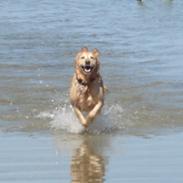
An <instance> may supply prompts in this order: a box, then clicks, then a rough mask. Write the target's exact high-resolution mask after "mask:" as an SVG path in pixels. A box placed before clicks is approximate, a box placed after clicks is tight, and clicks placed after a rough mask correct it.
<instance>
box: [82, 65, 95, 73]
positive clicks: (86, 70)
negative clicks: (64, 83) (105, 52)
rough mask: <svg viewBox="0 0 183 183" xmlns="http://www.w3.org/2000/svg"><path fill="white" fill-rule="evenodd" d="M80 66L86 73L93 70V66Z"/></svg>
mask: <svg viewBox="0 0 183 183" xmlns="http://www.w3.org/2000/svg"><path fill="white" fill-rule="evenodd" d="M81 67H82V69H83V71H84V72H86V73H90V72H92V70H93V67H92V66H91V65H82V66H81Z"/></svg>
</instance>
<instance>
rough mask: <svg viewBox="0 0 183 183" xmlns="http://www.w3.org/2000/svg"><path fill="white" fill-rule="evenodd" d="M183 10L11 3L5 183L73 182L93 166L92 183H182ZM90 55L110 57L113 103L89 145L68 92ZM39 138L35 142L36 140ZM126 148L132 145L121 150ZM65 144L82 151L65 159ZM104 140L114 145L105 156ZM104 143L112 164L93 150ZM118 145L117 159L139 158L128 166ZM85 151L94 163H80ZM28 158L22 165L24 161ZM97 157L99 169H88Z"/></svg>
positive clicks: (6, 11)
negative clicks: (82, 56) (78, 65)
mask: <svg viewBox="0 0 183 183" xmlns="http://www.w3.org/2000/svg"><path fill="white" fill-rule="evenodd" d="M182 6H183V2H182V1H181V0H176V1H175V0H147V1H146V0H144V1H143V2H139V1H135V0H131V1H128V0H114V1H111V0H107V1H106V0H99V1H94V0H91V1H84V0H79V1H76V0H68V1H62V2H61V1H58V0H55V1H48V0H43V1H35V0H29V1H23V0H16V1H10V0H6V1H5V0H3V1H1V2H0V10H1V11H0V24H1V26H0V132H2V133H1V134H2V135H1V140H0V143H1V144H2V146H1V147H2V148H1V149H4V150H3V151H0V153H1V154H0V158H1V161H3V163H4V164H3V165H2V166H0V170H4V171H5V170H6V171H7V172H8V173H7V172H6V173H4V174H0V181H3V182H5V181H7V182H8V181H10V182H11V180H16V181H17V182H20V180H22V181H23V182H24V181H25V180H27V181H28V180H29V181H30V182H31V181H33V182H36V181H37V182H40V181H41V180H42V177H45V179H44V182H45V181H47V182H54V181H55V182H59V181H58V180H62V179H63V180H65V181H63V182H69V181H68V180H70V181H71V180H72V178H71V177H72V176H71V175H70V174H69V173H68V172H69V168H70V169H72V170H71V172H73V174H74V175H76V176H78V173H77V169H78V168H77V163H76V162H78V161H80V160H81V161H82V162H85V163H81V168H84V165H86V167H89V166H90V165H91V166H95V167H94V169H95V170H98V171H99V170H100V171H101V172H99V173H98V174H97V172H96V173H94V172H91V175H93V176H92V177H90V178H89V177H88V176H89V175H88V174H87V173H88V172H86V175H87V176H86V177H84V178H85V179H87V178H89V179H91V180H93V179H92V178H96V179H97V180H93V182H102V181H106V182H122V180H123V181H127V182H145V181H146V182H147V180H150V181H148V182H165V181H166V182H181V181H182V176H181V173H180V170H181V163H182V162H183V161H182V157H181V156H180V154H181V153H182V151H181V149H180V147H181V141H180V139H181V138H182V135H180V134H182V131H183V77H182V73H183V62H182V60H183V52H182V47H183V36H182V30H183V16H182V13H183V10H182V8H181V7H182ZM83 46H88V47H89V48H90V49H93V48H95V47H96V48H98V49H99V50H100V52H101V58H100V59H101V73H102V76H103V80H104V83H105V84H106V85H107V87H108V88H109V93H108V94H107V96H106V100H105V106H104V109H103V111H102V114H101V115H100V116H99V117H98V118H97V120H96V121H95V123H93V124H92V125H91V126H90V128H89V129H88V130H87V132H86V133H84V134H82V135H81V136H80V135H78V133H80V132H83V128H82V126H81V125H80V123H79V122H78V121H77V119H76V117H75V116H74V114H73V111H72V109H71V108H70V105H69V102H68V101H69V100H68V88H69V84H70V78H71V76H72V74H73V60H74V56H75V54H76V53H77V51H78V50H79V49H80V48H81V47H83ZM4 132H5V133H4ZM8 132H9V133H8ZM12 132H14V133H12ZM21 133H23V134H24V135H20V134H21ZM35 133H36V134H37V135H36V137H35V138H34V137H29V135H31V134H35ZM53 133H56V134H59V135H60V136H59V135H56V137H55V134H54V135H53ZM179 133H180V134H179ZM50 134H52V135H50ZM160 134H161V135H163V137H162V138H161V137H160V138H159V136H158V135H160ZM166 135H167V136H166ZM116 136H117V137H116ZM149 136H150V137H151V138H150V139H146V137H149ZM55 138H56V139H55ZM123 138H125V141H126V142H125V145H124V146H121V144H123ZM14 139H15V140H14ZM53 139H55V140H53ZM64 139H66V141H67V140H68V141H67V144H69V145H70V143H71V144H72V143H75V142H76V144H77V145H76V146H74V147H75V150H74V149H67V148H66V150H65V151H64V153H61V154H60V155H59V152H57V153H56V155H55V154H54V153H55V147H53V144H52V143H55V142H58V141H59V143H60V141H62V140H64ZM75 139H76V141H75ZM77 139H79V140H78V141H77ZM99 139H100V140H101V141H102V139H104V141H106V142H105V143H104V149H103V148H102V147H103V145H102V144H103V142H101V141H100V140H99ZM107 139H110V140H109V141H110V144H111V145H109V144H108V140H107ZM162 139H163V140H162ZM95 140H96V141H98V145H97V147H98V146H99V150H101V149H102V151H103V152H104V155H102V154H101V153H99V155H98V153H95V151H96V149H95V146H94V147H93V145H92V146H91V144H93V141H95ZM161 140H162V141H161ZM169 140H170V141H169ZM174 141H175V142H177V143H175V144H174ZM26 142H30V147H29V145H28V144H29V143H28V144H26ZM68 142H69V143H68ZM9 143H10V145H9ZM16 143H17V144H16ZM34 143H36V144H35V146H34ZM47 143H48V144H47ZM147 143H149V144H151V145H152V146H151V145H150V146H149V145H147V146H146V144H147ZM169 143H170V144H169ZM13 144H16V145H15V146H13ZM82 144H84V145H82ZM94 144H95V143H94ZM134 144H139V147H136V145H134ZM140 144H142V145H140ZM69 145H67V146H69ZM113 145H115V146H116V148H117V149H118V150H117V151H120V152H121V151H123V150H124V151H126V149H127V148H128V147H129V148H130V151H127V152H126V155H124V154H123V152H122V156H120V157H119V155H117V154H115V153H114V152H115V150H116V149H113V148H112V147H113ZM161 145H162V146H161ZM169 145H172V146H169ZM56 146H58V145H56ZM100 146H102V147H100ZM32 147H33V150H32V149H29V148H32ZM34 147H35V149H34ZM60 147H61V149H64V148H65V146H63V144H62V145H61V146H60ZM80 147H81V148H80ZM108 148H109V149H108ZM139 148H140V149H139ZM148 148H149V149H148ZM152 148H155V149H159V150H157V151H155V150H153V149H152ZM26 149H28V151H29V150H30V154H28V155H30V157H29V158H30V161H28V162H27V164H26V163H25V164H22V162H24V160H25V159H26V158H27V156H28V155H27V153H28V151H27V150H26ZM76 149H78V150H76ZM164 149H165V150H164ZM108 150H109V151H110V153H109V154H107V153H108ZM151 150H152V151H151ZM11 151H15V154H13V158H14V159H11V158H9V157H11ZM80 151H81V152H82V151H83V152H86V156H85V155H84V157H83V156H82V155H81V156H80V155H79V153H80ZM93 151H94V152H93ZM8 152H10V154H9V153H8ZM31 152H32V153H31ZM36 152H37V153H38V155H36V154H35V155H34V153H36ZM134 152H135V154H134ZM167 152H170V153H168V154H167ZM69 153H75V154H76V156H75V157H73V156H74V155H72V156H71V155H67V154H69ZM136 153H137V154H136ZM177 153H178V156H176V155H177ZM44 154H45V161H46V162H45V163H46V167H45V169H44V163H43V162H40V161H41V160H40V161H38V163H37V164H36V162H37V160H38V159H41V157H42V155H44ZM84 154H85V153H84ZM93 154H94V155H93ZM57 155H58V156H59V157H55V156H57ZM21 156H23V159H22V162H19V161H21V159H16V157H17V158H18V157H20V158H21ZM144 156H145V159H143V157H144ZM91 157H93V158H94V160H92V161H91V162H94V165H93V164H91V162H90V161H88V158H89V159H90V158H91ZM139 157H140V160H141V161H142V162H140V161H139ZM146 157H147V159H146ZM4 158H5V159H4ZM54 158H55V159H56V160H55V159H54ZM60 158H61V159H62V158H63V164H62V165H59V166H60V169H57V168H56V167H57V166H56V164H57V163H56V164H53V161H59V160H58V159H60ZM121 158H122V159H123V161H122V159H121ZM151 158H152V160H151ZM33 159H34V162H33V164H31V160H33ZM61 159H60V160H61ZM118 159H121V161H120V162H119V163H118ZM153 160H155V162H156V164H153ZM14 161H16V162H14ZM167 161H168V162H167ZM107 162H109V165H107ZM19 163H20V164H19ZM34 163H35V164H34ZM42 163H43V164H42ZM168 163H170V164H168ZM9 165H12V166H13V168H12V169H11V166H9ZM37 165H38V169H36V170H35V169H34V168H35V166H37ZM123 165H124V166H123ZM118 166H119V167H120V168H122V170H123V171H119V169H118V168H117V167H118ZM148 166H150V167H152V170H153V171H152V173H151V169H146V167H148ZM9 167H10V168H9ZM61 167H64V169H63V168H61ZM139 167H140V168H139ZM176 167H177V169H176ZM4 168H5V169H4ZM24 168H27V170H29V169H30V172H32V173H30V174H29V173H28V172H26V171H22V169H24ZM52 168H53V169H52ZM131 168H132V170H131ZM14 169H16V170H17V171H19V172H17V173H18V174H17V173H16V172H14ZM135 169H137V172H136V173H135ZM171 170H172V171H173V173H172V174H171ZM11 171H12V172H13V173H11ZM86 171H89V170H86ZM131 171H132V172H133V173H134V174H133V176H130V172H131ZM0 172H1V171H0ZM9 172H10V173H9ZM122 172H123V173H122ZM142 172H144V173H142ZM158 172H160V173H158ZM59 173H60V174H59ZM166 175H169V176H166ZM16 176H17V178H15V177H16ZM24 176H25V177H24ZM32 176H34V177H35V178H34V179H32V178H31V177H32ZM80 176H83V175H80ZM143 176H144V177H143ZM175 177H176V178H177V179H176V180H175V179H174V178H175ZM11 178H12V179H11ZM75 178H76V179H78V178H77V177H75ZM156 178H157V179H156ZM85 179H84V180H83V181H84V182H86V180H85ZM174 180H175V181H174ZM76 182H77V180H76ZM80 182H82V181H80Z"/></svg>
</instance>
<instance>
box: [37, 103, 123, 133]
mask: <svg viewBox="0 0 183 183" xmlns="http://www.w3.org/2000/svg"><path fill="white" fill-rule="evenodd" d="M122 114H123V108H122V107H121V106H120V105H118V104H115V105H112V106H108V105H106V106H105V107H104V108H103V111H102V113H101V114H100V115H99V116H97V118H96V120H95V121H94V122H93V123H91V125H90V126H89V128H88V129H87V130H85V129H84V127H83V126H82V125H81V123H80V122H79V120H78V119H77V117H76V115H75V114H74V111H73V109H72V107H71V106H70V105H68V104H65V105H64V106H62V107H60V108H58V109H57V110H55V111H53V112H42V113H40V114H39V115H38V117H39V118H42V119H45V118H47V119H50V127H51V128H52V129H55V130H65V131H67V132H69V133H82V132H84V131H87V132H89V133H97V134H99V133H110V132H112V131H114V130H120V129H121V128H123V125H122V123H121V122H120V121H121V120H120V119H121V118H122Z"/></svg>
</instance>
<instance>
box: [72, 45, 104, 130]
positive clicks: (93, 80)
mask: <svg viewBox="0 0 183 183" xmlns="http://www.w3.org/2000/svg"><path fill="white" fill-rule="evenodd" d="M99 55H100V53H99V51H98V50H97V49H94V50H93V51H91V52H90V51H89V50H88V48H82V49H81V50H80V51H79V52H78V53H77V55H76V57H75V63H74V65H75V73H74V76H73V78H72V82H71V87H70V101H71V104H72V106H73V109H74V112H75V113H76V116H77V117H78V119H79V120H80V122H81V124H82V125H83V126H84V127H85V128H87V127H88V125H89V124H90V123H91V122H92V121H93V120H94V119H95V118H96V116H97V115H98V114H99V113H100V111H101V108H102V106H103V104H104V85H103V81H102V77H101V75H100V73H99V69H100V62H99ZM83 112H87V116H86V117H85V116H84V115H83Z"/></svg>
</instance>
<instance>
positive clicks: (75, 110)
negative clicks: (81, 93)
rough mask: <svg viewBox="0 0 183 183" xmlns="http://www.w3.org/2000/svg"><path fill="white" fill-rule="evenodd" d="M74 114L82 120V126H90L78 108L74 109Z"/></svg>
mask: <svg viewBox="0 0 183 183" xmlns="http://www.w3.org/2000/svg"><path fill="white" fill-rule="evenodd" d="M74 112H75V113H76V116H77V117H78V119H79V120H80V122H81V124H82V125H83V126H84V127H85V128H86V127H87V126H88V125H87V122H86V119H85V117H84V116H83V114H82V112H81V111H80V110H79V109H78V108H77V107H74Z"/></svg>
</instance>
